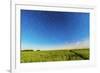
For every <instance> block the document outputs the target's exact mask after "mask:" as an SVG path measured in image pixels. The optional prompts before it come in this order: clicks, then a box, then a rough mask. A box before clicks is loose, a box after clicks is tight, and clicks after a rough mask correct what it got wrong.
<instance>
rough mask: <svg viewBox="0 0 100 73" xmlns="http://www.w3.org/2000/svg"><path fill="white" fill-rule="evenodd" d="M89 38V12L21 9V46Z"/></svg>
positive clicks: (60, 42)
mask: <svg viewBox="0 0 100 73" xmlns="http://www.w3.org/2000/svg"><path fill="white" fill-rule="evenodd" d="M88 38H89V13H79V12H56V11H36V10H21V46H22V49H28V48H31V49H32V48H41V49H42V48H49V47H53V46H54V45H60V44H65V43H73V42H77V41H82V40H84V39H88Z"/></svg>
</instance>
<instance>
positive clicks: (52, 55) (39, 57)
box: [21, 48, 89, 63]
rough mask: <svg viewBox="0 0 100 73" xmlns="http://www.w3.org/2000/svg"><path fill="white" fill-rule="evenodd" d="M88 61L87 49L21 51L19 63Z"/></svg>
mask: <svg viewBox="0 0 100 73" xmlns="http://www.w3.org/2000/svg"><path fill="white" fill-rule="evenodd" d="M71 60H89V48H85V49H72V50H45V51H43V50H37V51H34V50H21V63H30V62H50V61H71Z"/></svg>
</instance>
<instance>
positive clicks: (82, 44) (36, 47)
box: [22, 39, 90, 50]
mask: <svg viewBox="0 0 100 73" xmlns="http://www.w3.org/2000/svg"><path fill="white" fill-rule="evenodd" d="M89 43H90V42H89V39H84V40H81V41H77V42H71V43H68V42H66V43H64V44H56V45H52V46H50V45H49V46H47V45H34V44H29V45H27V46H25V45H24V46H23V45H22V50H25V49H26V50H28V49H32V50H61V49H83V48H89V47H90V46H89ZM29 47H30V48H29Z"/></svg>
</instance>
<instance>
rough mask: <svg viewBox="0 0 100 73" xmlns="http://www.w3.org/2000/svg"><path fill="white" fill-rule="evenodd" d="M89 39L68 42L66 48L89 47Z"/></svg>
mask: <svg viewBox="0 0 100 73" xmlns="http://www.w3.org/2000/svg"><path fill="white" fill-rule="evenodd" d="M89 43H90V42H89V39H84V40H81V41H76V42H72V43H67V44H66V45H65V47H64V48H66V49H76V48H77V49H81V48H89Z"/></svg>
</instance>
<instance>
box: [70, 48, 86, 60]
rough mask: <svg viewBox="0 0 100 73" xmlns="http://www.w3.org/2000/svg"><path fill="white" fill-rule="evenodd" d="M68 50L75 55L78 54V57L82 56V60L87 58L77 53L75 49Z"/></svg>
mask: <svg viewBox="0 0 100 73" xmlns="http://www.w3.org/2000/svg"><path fill="white" fill-rule="evenodd" d="M70 52H72V53H74V54H75V55H77V56H79V57H80V58H82V59H84V60H87V59H88V58H86V57H84V56H83V55H82V54H79V53H77V52H75V51H72V50H70Z"/></svg>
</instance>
